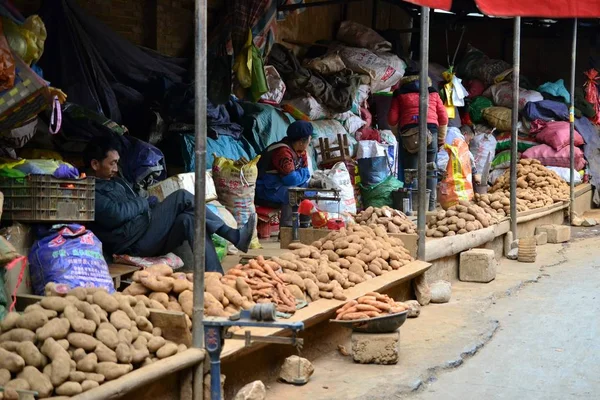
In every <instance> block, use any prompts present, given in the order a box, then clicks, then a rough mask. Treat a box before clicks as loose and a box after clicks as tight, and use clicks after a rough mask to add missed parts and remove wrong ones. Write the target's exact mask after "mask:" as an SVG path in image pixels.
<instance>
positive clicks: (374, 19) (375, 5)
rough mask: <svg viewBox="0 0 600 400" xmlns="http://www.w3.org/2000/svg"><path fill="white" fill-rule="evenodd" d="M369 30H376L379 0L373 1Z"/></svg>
mask: <svg viewBox="0 0 600 400" xmlns="http://www.w3.org/2000/svg"><path fill="white" fill-rule="evenodd" d="M371 12H372V13H373V15H371V29H375V30H376V29H377V14H378V13H379V0H373V8H372V9H371Z"/></svg>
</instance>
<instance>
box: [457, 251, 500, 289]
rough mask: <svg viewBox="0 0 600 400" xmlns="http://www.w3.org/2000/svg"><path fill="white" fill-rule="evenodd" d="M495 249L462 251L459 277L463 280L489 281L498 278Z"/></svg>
mask: <svg viewBox="0 0 600 400" xmlns="http://www.w3.org/2000/svg"><path fill="white" fill-rule="evenodd" d="M497 265H498V263H497V261H496V257H495V254H494V250H491V249H472V250H469V251H463V252H462V253H460V264H459V279H460V280H461V281H463V282H481V283H488V282H490V281H493V280H494V279H495V278H496V269H497Z"/></svg>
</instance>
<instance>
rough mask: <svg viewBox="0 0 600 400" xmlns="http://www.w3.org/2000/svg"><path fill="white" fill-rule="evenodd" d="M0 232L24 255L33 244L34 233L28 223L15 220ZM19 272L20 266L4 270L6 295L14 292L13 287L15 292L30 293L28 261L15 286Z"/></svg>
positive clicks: (27, 253) (26, 254)
mask: <svg viewBox="0 0 600 400" xmlns="http://www.w3.org/2000/svg"><path fill="white" fill-rule="evenodd" d="M0 233H1V234H2V236H3V237H4V238H6V240H7V241H8V242H9V243H10V244H11V245H12V246H13V247H14V248H15V250H16V251H17V253H19V254H21V255H23V256H25V257H27V256H28V255H29V250H30V249H31V246H33V241H34V234H33V230H32V229H31V226H30V225H24V224H20V223H18V222H15V223H14V224H13V225H12V226H9V227H8V228H4V229H3V230H2V232H0ZM20 272H21V268H13V269H11V270H8V271H6V272H5V274H4V287H5V289H6V292H7V294H8V295H11V294H12V293H14V291H15V289H16V291H17V294H32V289H31V278H30V276H29V263H28V262H27V263H26V265H25V271H24V274H23V281H22V282H21V285H20V286H19V287H18V288H17V285H18V280H19V274H20Z"/></svg>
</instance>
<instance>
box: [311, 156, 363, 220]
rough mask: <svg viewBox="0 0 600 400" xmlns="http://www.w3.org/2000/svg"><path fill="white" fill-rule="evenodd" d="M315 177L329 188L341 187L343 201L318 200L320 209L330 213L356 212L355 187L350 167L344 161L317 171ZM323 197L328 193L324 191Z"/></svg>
mask: <svg viewBox="0 0 600 400" xmlns="http://www.w3.org/2000/svg"><path fill="white" fill-rule="evenodd" d="M313 179H319V180H321V181H322V182H323V183H324V186H325V187H326V188H328V189H339V190H340V197H341V201H340V203H339V207H338V202H337V201H328V200H319V201H317V202H316V203H317V208H318V209H319V211H326V212H328V213H330V214H331V213H336V214H337V213H338V212H339V213H341V214H343V213H348V214H356V199H355V198H354V187H353V186H352V181H351V178H350V173H349V172H348V168H347V167H346V165H345V164H344V163H343V162H339V163H337V164H335V165H334V166H333V167H332V168H331V169H329V170H325V171H321V170H319V171H315V173H314V175H313ZM322 195H323V197H327V196H328V194H327V193H322Z"/></svg>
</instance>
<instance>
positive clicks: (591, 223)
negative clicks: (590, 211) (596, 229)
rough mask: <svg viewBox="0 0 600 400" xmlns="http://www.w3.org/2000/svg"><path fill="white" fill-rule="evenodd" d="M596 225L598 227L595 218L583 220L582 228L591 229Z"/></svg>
mask: <svg viewBox="0 0 600 400" xmlns="http://www.w3.org/2000/svg"><path fill="white" fill-rule="evenodd" d="M596 225H598V222H597V221H596V220H595V219H594V218H586V219H584V220H583V224H582V225H581V226H584V227H586V228H590V227H592V226H596Z"/></svg>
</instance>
